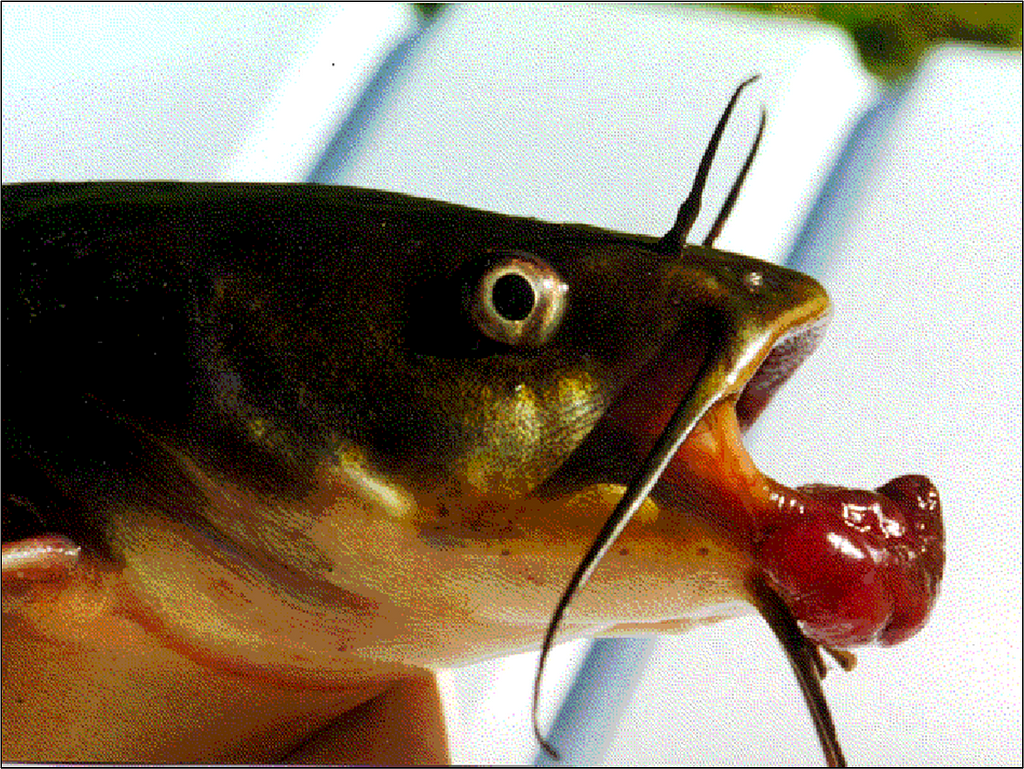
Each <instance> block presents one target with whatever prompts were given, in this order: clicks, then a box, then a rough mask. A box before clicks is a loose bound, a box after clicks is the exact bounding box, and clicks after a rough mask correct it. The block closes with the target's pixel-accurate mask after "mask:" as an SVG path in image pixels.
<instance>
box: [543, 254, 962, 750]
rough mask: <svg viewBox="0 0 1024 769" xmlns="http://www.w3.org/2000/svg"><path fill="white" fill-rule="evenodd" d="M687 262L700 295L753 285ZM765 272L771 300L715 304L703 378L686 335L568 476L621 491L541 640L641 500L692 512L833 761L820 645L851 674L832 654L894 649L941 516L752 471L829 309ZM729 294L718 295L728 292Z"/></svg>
mask: <svg viewBox="0 0 1024 769" xmlns="http://www.w3.org/2000/svg"><path fill="white" fill-rule="evenodd" d="M692 256H693V257H694V258H693V262H694V263H695V264H696V265H697V268H698V269H699V270H701V273H702V276H703V277H702V280H703V283H704V285H705V286H706V285H709V279H708V276H709V275H712V276H716V277H715V278H714V280H712V281H711V282H712V283H713V282H714V281H715V280H718V281H720V282H722V283H723V284H724V283H727V282H733V283H741V284H742V283H743V282H745V281H746V282H749V280H748V279H747V277H746V276H747V275H749V272H746V271H748V270H749V267H750V261H749V260H744V261H743V262H742V263H741V262H740V261H739V260H740V259H742V258H741V257H734V256H733V255H729V254H723V253H722V252H716V253H711V252H704V253H697V254H694V255H692ZM741 267H742V269H740V268H741ZM759 269H760V270H762V271H763V273H764V275H763V278H764V280H765V281H767V282H769V283H772V284H774V288H775V290H774V291H769V292H766V293H765V294H764V295H762V296H760V297H758V296H753V297H750V296H747V297H744V298H743V300H742V301H739V302H733V303H731V305H730V306H728V307H726V309H725V310H722V308H721V307H717V308H716V309H715V312H714V313H712V314H713V315H714V316H715V319H714V322H713V323H711V324H710V325H709V326H708V332H707V333H706V337H707V342H706V343H702V344H701V345H698V346H702V347H703V349H704V350H705V358H704V361H703V363H702V364H700V365H699V366H697V365H695V364H694V360H693V351H694V342H693V336H694V333H696V334H697V335H698V336H699V335H700V334H701V333H703V332H700V331H697V332H694V330H693V329H687V330H685V331H684V332H681V336H679V337H678V338H677V339H674V340H671V341H669V342H668V343H667V344H666V345H665V346H664V347H663V348H662V350H661V351H660V352H659V353H658V354H657V355H656V356H655V359H654V360H652V361H651V362H650V363H648V365H647V366H646V367H645V368H644V369H643V370H642V371H641V372H639V373H638V374H637V375H636V376H635V377H634V378H633V379H632V380H631V381H629V382H628V383H627V384H626V385H625V386H624V388H623V390H622V391H621V392H620V394H619V397H618V398H617V400H616V401H615V402H614V403H613V404H612V405H611V407H610V408H609V409H608V411H607V413H606V414H605V416H604V417H603V419H602V421H601V423H600V424H599V425H598V427H597V428H595V431H594V432H593V433H592V434H591V436H588V439H587V441H585V443H584V445H583V446H581V447H580V449H579V450H578V452H577V454H576V455H574V456H573V457H571V458H570V460H569V462H568V463H567V465H566V467H565V468H563V470H567V471H568V473H569V474H570V475H572V474H574V473H576V472H580V471H581V468H583V467H584V466H588V465H590V466H591V470H590V472H595V470H594V469H593V468H594V467H597V468H598V470H597V472H600V473H605V474H608V473H611V474H612V475H615V476H616V477H617V479H618V480H620V481H622V482H624V483H625V482H626V481H627V480H629V479H630V478H631V480H629V485H628V486H627V487H626V491H625V493H624V495H623V498H622V500H621V501H620V502H619V505H618V506H617V507H616V510H615V511H614V512H613V513H612V515H611V516H610V517H609V519H608V521H606V523H605V525H604V527H603V528H602V530H601V532H600V533H599V534H598V535H597V537H596V538H595V540H594V542H593V544H592V545H591V548H590V550H589V551H588V552H587V554H586V555H585V556H584V558H583V560H582V561H581V563H580V566H579V567H578V569H577V572H576V573H575V574H574V576H573V579H572V581H571V582H570V584H569V586H568V587H567V589H566V592H565V593H564V595H563V600H562V602H561V603H560V604H559V606H558V607H557V609H556V613H555V616H554V618H553V621H552V624H551V625H550V626H549V640H550V638H551V637H553V635H554V628H556V627H557V621H558V619H560V617H561V613H562V612H563V611H564V609H565V607H566V606H567V605H568V602H569V600H570V599H571V597H572V595H573V594H574V592H575V591H576V590H577V589H579V587H581V586H582V584H583V583H584V582H585V581H586V580H587V579H588V578H589V576H590V574H591V573H592V572H593V571H594V570H595V569H596V568H597V566H598V563H599V562H600V560H601V558H602V557H603V554H604V553H605V552H606V551H607V550H608V549H609V548H610V547H611V545H612V543H614V541H615V538H616V537H617V536H618V534H619V533H621V531H622V530H623V528H624V527H625V525H626V523H627V522H628V520H629V518H630V516H631V514H632V512H635V510H636V508H637V507H638V506H639V504H640V503H641V502H643V500H644V499H646V498H647V497H650V498H652V499H653V500H654V501H655V502H657V503H658V505H659V507H661V508H663V509H664V510H665V511H666V514H669V515H672V514H680V515H690V516H695V517H697V518H699V519H701V520H702V523H706V524H709V525H711V526H712V527H714V528H716V529H718V530H719V531H720V532H722V533H723V534H724V536H725V537H726V538H727V539H728V540H729V541H731V542H732V543H733V545H734V546H735V547H736V548H737V549H738V550H740V551H742V552H743V553H745V554H746V556H747V560H748V562H749V564H750V567H749V573H748V574H746V575H745V580H744V582H745V584H746V585H747V586H748V599H749V600H750V602H751V603H752V604H753V605H754V606H755V607H756V608H757V609H758V611H759V612H760V613H761V615H762V616H763V617H764V618H765V619H766V621H767V622H768V623H769V625H770V626H771V627H772V630H773V631H774V632H775V634H776V636H777V637H778V638H779V641H780V642H781V643H782V645H783V648H784V649H785V651H786V653H787V655H788V657H789V659H790V662H791V664H792V666H793V668H794V671H795V672H796V674H797V678H798V680H799V681H800V684H801V688H802V690H803V693H804V696H805V700H806V701H807V704H808V706H809V708H810V711H811V714H812V718H813V720H814V722H815V725H816V727H817V729H818V733H819V738H820V740H821V742H822V745H823V747H824V749H825V753H826V757H827V758H828V759H829V762H830V763H833V764H841V763H842V761H843V759H842V753H841V751H840V749H839V745H838V741H837V739H836V737H835V731H834V727H833V726H832V722H831V717H830V715H829V712H828V707H827V704H826V702H825V699H824V695H823V693H822V690H821V686H820V679H821V676H822V675H823V673H824V666H823V664H822V660H821V656H820V653H819V651H818V649H819V647H821V648H824V649H826V650H827V651H829V652H832V653H833V655H834V656H836V657H837V659H839V660H840V662H847V661H849V660H850V659H852V657H851V656H850V655H848V654H844V653H843V652H840V651H838V650H839V649H845V648H848V647H851V646H856V645H861V644H867V643H878V644H881V645H891V644H896V643H899V642H901V641H903V640H905V639H906V638H909V637H910V636H911V635H913V634H914V633H915V632H917V631H918V630H919V629H920V628H921V627H922V626H923V625H924V623H925V621H926V620H927V617H928V615H929V613H930V611H931V608H932V605H933V604H934V602H935V599H936V597H937V595H938V590H939V584H940V581H941V578H942V569H943V564H944V558H945V555H944V538H943V526H942V517H941V506H940V503H939V497H938V492H937V491H936V489H935V487H934V485H933V484H932V483H931V482H930V481H929V480H928V479H927V478H925V477H924V476H920V475H906V476H901V477H898V478H894V479H892V480H890V481H889V482H888V483H886V484H884V485H882V486H880V487H879V488H877V489H875V490H874V491H864V490H856V489H848V488H844V487H840V486H829V485H823V484H810V485H804V486H799V487H796V488H789V487H787V486H784V485H783V484H781V483H778V482H777V481H775V480H773V479H772V478H770V477H768V476H767V475H765V474H764V473H762V472H761V471H760V470H759V469H758V468H757V467H756V465H755V464H754V462H753V460H752V459H751V457H750V455H749V454H748V453H747V451H746V449H745V448H744V446H743V434H744V432H746V430H747V429H748V428H749V427H750V426H751V425H752V424H753V422H754V421H755V420H756V419H757V417H758V416H759V414H760V413H761V412H762V411H763V409H764V408H765V407H766V406H767V404H768V402H769V401H770V400H771V398H772V396H773V395H774V394H775V392H776V391H777V390H778V389H779V387H781V386H782V384H783V383H785V381H786V380H787V379H789V378H790V376H791V375H792V374H793V372H794V370H795V369H796V368H797V367H798V366H799V365H800V363H801V362H802V361H803V360H804V359H805V358H806V357H807V356H808V355H810V353H811V352H813V350H814V348H815V347H816V346H817V343H818V340H819V339H820V337H821V335H822V332H823V329H824V325H825V321H826V320H827V317H828V313H829V309H828V300H827V296H826V295H825V293H824V291H823V290H822V289H821V287H820V286H818V285H817V283H816V282H814V281H813V280H811V279H810V278H806V277H805V276H801V275H799V274H797V273H792V272H790V271H788V270H784V269H782V268H776V267H773V266H771V265H763V266H762V267H760V268H759ZM737 288H738V287H737V286H736V285H733V286H731V287H730V291H728V292H726V291H723V292H722V293H723V294H725V293H728V294H729V295H730V296H731V295H735V294H734V291H735V290H736V289H737ZM602 463H603V464H602ZM538 680H539V674H538ZM542 744H544V743H543V742H542Z"/></svg>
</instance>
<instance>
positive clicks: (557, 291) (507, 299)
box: [470, 252, 569, 347]
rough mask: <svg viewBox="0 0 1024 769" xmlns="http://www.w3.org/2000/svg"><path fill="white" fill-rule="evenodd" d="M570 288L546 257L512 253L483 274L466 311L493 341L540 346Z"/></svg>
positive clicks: (552, 328)
mask: <svg viewBox="0 0 1024 769" xmlns="http://www.w3.org/2000/svg"><path fill="white" fill-rule="evenodd" d="M568 289H569V287H568V286H567V285H566V284H565V281H563V280H562V278H561V276H560V275H559V274H558V273H557V272H556V271H555V269H554V267H552V266H551V265H550V264H548V263H547V262H545V261H543V260H542V259H539V258H537V257H536V256H533V255H532V254H526V253H522V252H512V253H509V254H506V255H504V256H501V257H500V258H499V259H498V260H497V261H495V262H494V263H492V264H491V265H490V266H489V267H488V268H487V269H486V271H485V272H484V274H483V275H482V276H481V278H480V280H479V282H478V283H477V285H476V288H475V289H474V291H473V294H472V295H471V297H470V311H471V314H472V316H473V320H474V321H475V322H476V324H477V326H478V327H479V329H480V331H482V332H483V333H484V334H485V335H486V336H488V337H490V338H491V339H493V340H495V341H496V342H501V343H503V344H509V345H514V346H517V347H539V346H540V345H542V344H544V343H545V342H547V341H548V339H550V338H551V335H552V334H554V333H555V330H556V329H557V328H558V325H559V323H560V322H561V320H562V314H563V313H564V312H565V304H566V294H567V292H568Z"/></svg>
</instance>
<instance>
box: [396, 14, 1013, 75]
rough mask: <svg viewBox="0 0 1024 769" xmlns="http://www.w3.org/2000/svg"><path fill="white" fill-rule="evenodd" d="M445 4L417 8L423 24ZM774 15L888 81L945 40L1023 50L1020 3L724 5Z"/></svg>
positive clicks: (909, 68) (909, 69)
mask: <svg viewBox="0 0 1024 769" xmlns="http://www.w3.org/2000/svg"><path fill="white" fill-rule="evenodd" d="M445 5H446V4H445V3H416V8H417V10H418V11H419V12H420V13H421V14H422V15H423V16H424V18H426V19H433V18H435V17H436V16H437V15H438V14H439V13H440V12H441V11H443V10H444V7H445ZM726 5H731V6H733V7H737V8H744V9H747V10H753V11H756V12H759V13H766V14H772V15H785V16H798V17H801V18H805V19H817V20H819V21H824V22H827V23H829V24H834V25H835V26H837V27H841V28H842V29H845V30H846V31H847V32H848V33H849V34H850V36H851V37H853V40H854V42H855V43H856V45H857V49H858V50H859V51H860V56H861V59H862V60H863V62H864V66H865V67H866V68H867V69H868V70H870V71H871V72H872V73H874V74H876V75H878V76H880V77H882V78H885V79H886V80H892V79H895V78H899V77H902V76H903V75H906V74H909V73H910V72H911V71H912V70H913V69H914V67H916V66H917V62H918V61H919V60H920V58H921V56H922V55H923V54H924V53H925V51H926V50H927V49H928V48H929V47H930V46H931V45H933V44H935V43H937V42H941V41H943V40H964V41H970V42H975V43H984V44H987V45H994V46H1000V47H1009V48H1020V47H1021V8H1022V4H1021V3H875V4H870V3H726Z"/></svg>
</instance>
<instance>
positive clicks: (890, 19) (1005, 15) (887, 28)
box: [730, 3, 1022, 80]
mask: <svg viewBox="0 0 1024 769" xmlns="http://www.w3.org/2000/svg"><path fill="white" fill-rule="evenodd" d="M730 5H734V6H736V7H740V8H749V9H752V10H755V11H759V12H762V13H770V14H782V15H788V16H800V17H803V18H811V19H818V20H819V21H825V22H828V23H830V24H834V25H836V26H837V27H841V28H842V29H845V30H846V31H847V32H849V33H850V36H851V37H852V38H853V40H854V43H856V45H857V49H858V50H859V51H860V56H861V60H862V61H863V62H864V66H865V67H867V69H868V70H870V71H871V72H873V73H874V74H876V75H878V76H880V77H882V78H885V79H887V80H892V79H894V78H899V77H902V76H903V75H906V74H908V73H909V72H910V71H911V70H913V69H914V67H916V66H917V62H918V60H919V59H920V58H921V56H922V55H923V54H924V53H925V51H926V50H927V49H928V48H929V47H930V46H932V45H933V44H935V43H937V42H941V41H943V40H963V41H968V42H974V43H983V44H986V45H993V46H1000V47H1007V48H1020V47H1021V15H1022V14H1021V8H1022V5H1021V4H1020V3H874V4H870V3H730Z"/></svg>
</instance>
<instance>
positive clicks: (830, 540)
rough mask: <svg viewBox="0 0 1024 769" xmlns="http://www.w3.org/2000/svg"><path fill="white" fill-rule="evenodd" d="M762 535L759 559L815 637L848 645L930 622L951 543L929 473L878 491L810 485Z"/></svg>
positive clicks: (899, 636)
mask: <svg viewBox="0 0 1024 769" xmlns="http://www.w3.org/2000/svg"><path fill="white" fill-rule="evenodd" d="M792 495H793V496H792V498H791V499H788V500H786V502H787V503H788V504H787V507H788V509H789V514H788V515H786V516H780V517H779V518H776V519H775V521H774V522H773V523H774V525H772V526H771V527H769V528H766V529H765V530H763V531H762V532H760V534H759V535H758V536H757V537H756V539H757V544H756V549H757V558H758V561H759V563H760V564H761V566H762V568H763V569H764V571H765V574H766V575H767V577H768V579H769V581H770V582H771V583H772V585H773V587H774V588H775V589H776V590H777V591H778V592H779V594H780V595H781V596H782V598H783V600H784V601H785V602H786V604H787V605H788V606H789V608H790V610H791V611H792V612H793V615H794V616H795V617H796V618H797V620H799V621H800V623H801V625H802V627H803V630H804V632H805V633H806V634H807V636H808V637H809V638H811V639H812V640H814V641H817V642H818V643H822V644H826V645H829V646H836V647H845V646H854V645H857V644H865V643H871V642H877V643H880V644H883V645H886V646H888V645H892V644H896V643H899V642H901V641H903V640H905V639H907V638H909V637H910V636H912V635H913V634H914V633H916V632H917V631H918V630H919V629H920V628H921V627H922V626H923V625H924V623H925V621H926V619H927V618H928V614H929V612H930V611H931V607H932V605H933V604H934V602H935V599H936V597H937V596H938V590H939V583H940V581H941V578H942V568H943V564H944V561H945V549H944V539H943V527H942V513H941V505H940V503H939V495H938V492H937V491H936V490H935V486H934V485H933V484H932V483H931V481H929V480H928V479H927V478H925V477H924V476H920V475H905V476H902V477H900V478H895V479H893V480H891V481H889V482H888V483H886V484H885V485H884V486H881V487H880V488H878V489H877V490H876V491H874V492H870V491H857V490H853V489H845V488H841V487H838V486H825V485H811V486H804V487H801V488H799V489H797V490H795V491H793V492H792Z"/></svg>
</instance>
